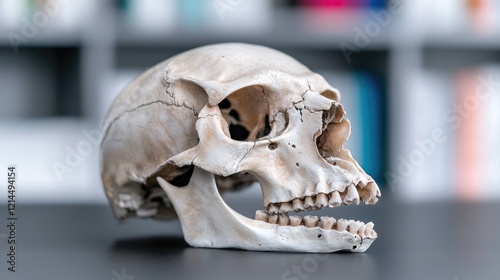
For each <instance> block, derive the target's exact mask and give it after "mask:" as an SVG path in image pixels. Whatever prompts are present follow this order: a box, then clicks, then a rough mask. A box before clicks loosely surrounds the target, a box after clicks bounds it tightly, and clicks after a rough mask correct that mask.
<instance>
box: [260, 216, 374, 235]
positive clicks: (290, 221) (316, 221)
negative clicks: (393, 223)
mask: <svg viewBox="0 0 500 280" xmlns="http://www.w3.org/2000/svg"><path fill="white" fill-rule="evenodd" d="M255 219H256V220H259V221H263V222H267V223H270V224H279V225H280V226H294V227H296V226H300V225H303V226H305V227H308V228H313V227H321V228H322V229H325V230H336V231H339V232H342V231H348V232H350V233H352V234H359V235H360V236H361V237H372V238H373V237H376V236H377V233H376V232H375V231H374V230H373V226H374V225H373V223H372V222H369V223H367V224H365V223H363V222H360V221H354V220H344V219H339V220H336V219H335V218H332V217H320V218H318V217H317V216H309V215H308V216H305V217H304V218H302V217H300V216H288V215H285V214H279V215H276V214H271V215H269V214H268V213H267V212H265V211H262V210H257V212H255Z"/></svg>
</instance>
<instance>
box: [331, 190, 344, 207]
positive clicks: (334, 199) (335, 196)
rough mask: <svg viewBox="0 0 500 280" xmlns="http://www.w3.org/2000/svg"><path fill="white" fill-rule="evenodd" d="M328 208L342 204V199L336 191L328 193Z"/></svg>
mask: <svg viewBox="0 0 500 280" xmlns="http://www.w3.org/2000/svg"><path fill="white" fill-rule="evenodd" d="M328 203H329V204H330V205H329V206H330V207H339V206H340V205H341V204H342V198H341V197H340V194H339V192H338V191H334V192H331V193H330V201H328Z"/></svg>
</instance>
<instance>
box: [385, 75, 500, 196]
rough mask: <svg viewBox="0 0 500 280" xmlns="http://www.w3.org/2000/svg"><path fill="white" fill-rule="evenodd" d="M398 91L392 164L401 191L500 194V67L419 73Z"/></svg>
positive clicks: (410, 193) (413, 193)
mask: <svg viewBox="0 0 500 280" xmlns="http://www.w3.org/2000/svg"><path fill="white" fill-rule="evenodd" d="M398 94H400V95H401V99H400V100H401V102H400V103H399V104H398V106H400V108H399V112H401V114H400V115H398V118H401V119H400V121H399V122H397V123H398V124H397V125H396V126H395V127H393V128H392V130H393V139H391V140H392V141H393V143H394V144H393V145H392V147H391V148H392V157H391V162H392V164H391V167H390V168H389V172H390V176H391V178H392V179H393V180H392V183H393V189H394V190H395V191H396V192H397V194H398V195H400V196H401V197H404V198H407V199H409V200H428V199H443V198H449V197H454V198H457V199H460V200H480V199H487V198H493V197H497V198H498V197H500V187H498V185H499V184H500V176H498V171H499V170H500V145H499V144H498V143H500V129H499V128H500V110H499V109H498V108H500V65H498V66H484V67H478V68H470V69H458V70H453V71H451V72H446V71H438V70H430V71H422V72H418V73H415V74H414V75H412V79H411V81H408V82H407V84H406V90H405V91H404V92H401V93H398ZM389 181H391V180H389ZM390 183H391V182H390Z"/></svg>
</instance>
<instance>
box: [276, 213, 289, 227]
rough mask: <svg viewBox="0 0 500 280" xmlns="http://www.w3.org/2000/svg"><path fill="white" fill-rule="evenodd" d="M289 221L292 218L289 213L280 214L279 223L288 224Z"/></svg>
mask: <svg viewBox="0 0 500 280" xmlns="http://www.w3.org/2000/svg"><path fill="white" fill-rule="evenodd" d="M289 221H290V218H288V216H287V215H285V214H279V215H278V224H279V225H280V226H286V225H288V222H289Z"/></svg>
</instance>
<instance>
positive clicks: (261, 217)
mask: <svg viewBox="0 0 500 280" xmlns="http://www.w3.org/2000/svg"><path fill="white" fill-rule="evenodd" d="M268 218H269V214H268V213H267V212H265V211H263V210H257V211H255V219H256V220H258V221H263V222H267V219H268Z"/></svg>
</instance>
